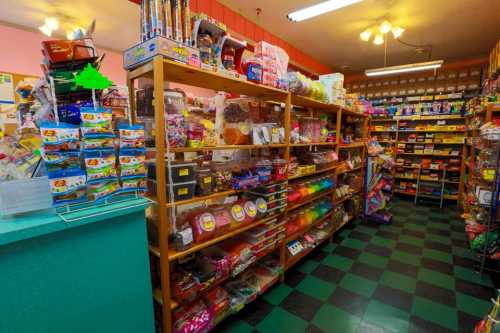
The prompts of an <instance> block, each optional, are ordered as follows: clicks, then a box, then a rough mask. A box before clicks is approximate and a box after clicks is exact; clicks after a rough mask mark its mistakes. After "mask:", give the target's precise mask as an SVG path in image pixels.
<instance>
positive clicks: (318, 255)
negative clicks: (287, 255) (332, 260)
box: [308, 248, 329, 262]
mask: <svg viewBox="0 0 500 333" xmlns="http://www.w3.org/2000/svg"><path fill="white" fill-rule="evenodd" d="M328 255H329V253H328V252H326V251H323V250H322V249H321V248H318V249H315V250H314V251H312V252H311V253H310V254H309V255H308V259H312V260H316V261H319V262H321V261H322V260H323V259H325V258H326V257H327V256H328Z"/></svg>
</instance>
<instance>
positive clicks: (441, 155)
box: [396, 153, 462, 158]
mask: <svg viewBox="0 0 500 333" xmlns="http://www.w3.org/2000/svg"><path fill="white" fill-rule="evenodd" d="M396 155H413V156H439V157H455V158H462V157H461V156H460V155H450V154H433V153H429V154H426V153H396Z"/></svg>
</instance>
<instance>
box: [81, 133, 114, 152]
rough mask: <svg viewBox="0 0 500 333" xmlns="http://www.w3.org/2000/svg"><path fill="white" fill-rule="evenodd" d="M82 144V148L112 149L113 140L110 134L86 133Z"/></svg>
mask: <svg viewBox="0 0 500 333" xmlns="http://www.w3.org/2000/svg"><path fill="white" fill-rule="evenodd" d="M82 146H83V149H84V150H89V149H106V148H108V149H114V147H115V140H114V136H113V135H112V134H96V135H94V134H88V135H87V137H85V138H84V139H83V142H82Z"/></svg>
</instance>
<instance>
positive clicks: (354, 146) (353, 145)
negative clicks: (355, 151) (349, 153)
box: [339, 142, 365, 149]
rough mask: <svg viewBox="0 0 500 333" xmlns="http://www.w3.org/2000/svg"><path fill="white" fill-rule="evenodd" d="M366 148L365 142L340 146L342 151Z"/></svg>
mask: <svg viewBox="0 0 500 333" xmlns="http://www.w3.org/2000/svg"><path fill="white" fill-rule="evenodd" d="M364 146H365V143H364V142H355V143H349V144H341V145H339V148H340V149H350V148H361V147H364Z"/></svg>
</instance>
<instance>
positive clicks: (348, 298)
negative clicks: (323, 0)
mask: <svg viewBox="0 0 500 333" xmlns="http://www.w3.org/2000/svg"><path fill="white" fill-rule="evenodd" d="M328 301H329V302H330V303H331V304H332V305H335V306H336V307H338V308H339V309H342V310H344V311H346V312H347V313H350V314H353V315H356V316H358V317H362V316H363V315H364V313H365V310H366V307H367V306H368V303H369V302H370V299H369V298H367V297H363V296H360V295H358V294H355V293H353V292H350V291H349V290H346V289H344V288H342V287H337V289H335V291H334V292H333V294H332V295H331V296H330V298H329V299H328Z"/></svg>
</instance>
